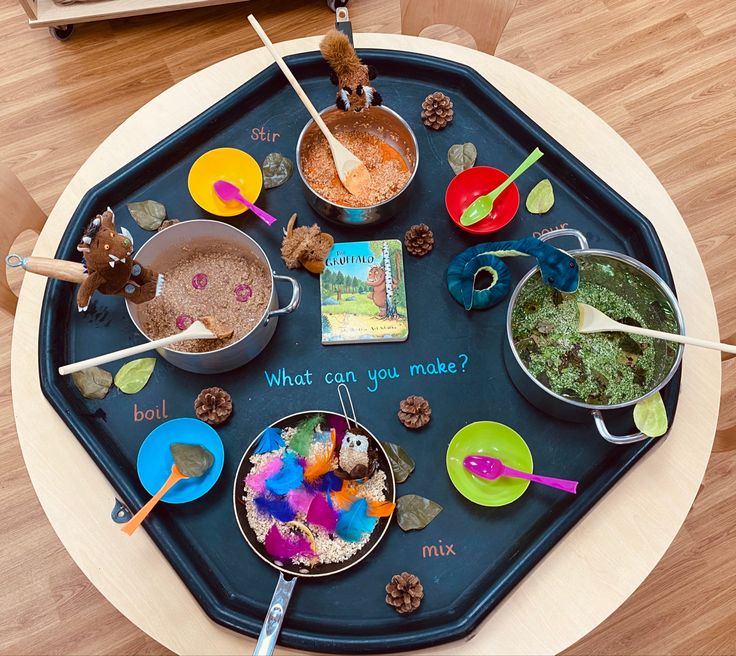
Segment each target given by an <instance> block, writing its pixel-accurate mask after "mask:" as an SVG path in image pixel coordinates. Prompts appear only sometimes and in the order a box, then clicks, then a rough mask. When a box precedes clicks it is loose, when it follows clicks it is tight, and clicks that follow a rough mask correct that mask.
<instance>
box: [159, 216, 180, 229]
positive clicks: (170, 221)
mask: <svg viewBox="0 0 736 656" xmlns="http://www.w3.org/2000/svg"><path fill="white" fill-rule="evenodd" d="M175 223H179V219H164V220H163V221H162V222H161V225H160V226H159V227H158V230H156V232H161V231H162V230H166V228H168V227H169V226H172V225H174V224H175Z"/></svg>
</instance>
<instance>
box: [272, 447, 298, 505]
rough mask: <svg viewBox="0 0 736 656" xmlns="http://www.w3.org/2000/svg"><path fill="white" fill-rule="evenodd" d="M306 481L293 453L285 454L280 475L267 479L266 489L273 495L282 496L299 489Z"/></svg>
mask: <svg viewBox="0 0 736 656" xmlns="http://www.w3.org/2000/svg"><path fill="white" fill-rule="evenodd" d="M303 480H304V470H303V469H302V466H301V465H300V464H299V461H298V460H297V458H296V456H295V455H294V454H293V453H288V452H287V453H285V454H284V457H283V461H282V464H281V469H280V470H279V471H278V473H276V474H274V475H273V476H271V477H269V478H267V479H266V489H267V490H268V491H269V492H270V493H271V494H276V495H277V496H282V495H284V494H286V493H287V492H288V491H289V490H294V489H296V488H298V487H299V486H300V485H301V484H302V481H303Z"/></svg>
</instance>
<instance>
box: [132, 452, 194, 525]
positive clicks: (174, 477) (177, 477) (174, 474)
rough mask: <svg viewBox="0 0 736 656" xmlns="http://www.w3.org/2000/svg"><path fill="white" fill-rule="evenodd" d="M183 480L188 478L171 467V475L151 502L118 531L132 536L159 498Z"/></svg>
mask: <svg viewBox="0 0 736 656" xmlns="http://www.w3.org/2000/svg"><path fill="white" fill-rule="evenodd" d="M184 478H189V476H187V475H186V474H182V473H181V471H179V468H178V467H177V466H176V465H172V466H171V474H169V477H168V478H167V479H166V482H165V483H164V484H163V485H162V486H161V489H160V490H159V491H158V492H156V494H154V495H153V496H152V497H151V500H150V501H149V502H148V503H147V504H146V505H145V506H143V508H141V509H140V510H139V511H138V512H137V513H136V514H135V515H133V516H132V517H131V518H130V519H129V520H128V521H127V522H126V523H125V524H123V526H122V527H121V529H120V530H121V531H122V532H123V533H127V534H128V535H133V533H134V532H135V530H136V529H137V528H138V527H139V526H140V525H141V523H142V522H143V520H144V519H145V518H146V517H148V513H150V512H151V511H152V510H153V507H154V506H155V505H156V504H157V503H158V502H159V501H160V500H161V497H162V496H164V494H166V493H167V492H168V491H169V490H170V489H171V488H172V487H174V485H176V483H178V482H179V481H181V480H182V479H184Z"/></svg>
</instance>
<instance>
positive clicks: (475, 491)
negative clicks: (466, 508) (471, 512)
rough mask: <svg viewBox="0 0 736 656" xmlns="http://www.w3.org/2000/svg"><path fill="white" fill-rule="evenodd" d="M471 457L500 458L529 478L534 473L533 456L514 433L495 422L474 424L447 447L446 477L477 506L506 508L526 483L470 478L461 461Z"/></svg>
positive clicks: (522, 490) (522, 491)
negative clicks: (528, 475)
mask: <svg viewBox="0 0 736 656" xmlns="http://www.w3.org/2000/svg"><path fill="white" fill-rule="evenodd" d="M471 455H484V456H491V457H493V458H499V459H500V460H501V461H503V464H504V465H507V466H508V467H511V468H513V469H518V470H520V471H523V472H527V473H529V474H531V473H532V471H533V469H534V463H533V462H532V453H531V451H529V447H528V446H527V444H526V442H525V441H524V439H523V438H522V437H521V435H519V434H518V433H517V432H516V431H515V430H513V429H511V428H509V427H508V426H505V425H504V424H499V423H498V422H496V421H476V422H475V423H472V424H468V425H467V426H465V428H462V429H460V430H459V431H458V432H457V433H456V434H455V437H453V438H452V440H451V441H450V444H449V445H448V447H447V457H446V459H445V464H446V465H447V473H448V475H449V476H450V480H451V481H452V484H453V485H454V486H455V489H456V490H457V491H458V492H460V494H462V495H463V496H464V497H465V498H466V499H468V500H469V501H472V502H473V503H477V504H478V505H480V506H505V505H507V504H509V503H513V502H514V501H516V500H517V499H518V498H519V497H520V496H521V495H522V494H524V492H526V488H528V487H529V481H525V480H523V479H520V478H511V477H509V476H501V477H499V478H497V479H496V480H495V481H489V480H486V479H484V478H479V477H477V476H474V475H473V474H471V473H470V472H469V471H468V470H467V469H465V467H463V459H464V458H465V457H466V456H471Z"/></svg>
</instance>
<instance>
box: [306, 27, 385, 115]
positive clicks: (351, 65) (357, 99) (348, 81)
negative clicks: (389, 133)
mask: <svg viewBox="0 0 736 656" xmlns="http://www.w3.org/2000/svg"><path fill="white" fill-rule="evenodd" d="M319 49H320V52H321V53H322V57H324V59H325V61H326V62H327V63H328V64H329V65H330V68H331V69H332V74H331V75H330V80H331V81H332V83H333V84H336V85H337V86H338V89H337V99H336V100H335V104H336V105H337V106H338V108H339V109H342V110H343V111H345V112H347V111H350V110H352V111H355V112H362V111H363V110H364V109H368V108H369V107H371V106H373V105H380V104H381V103H382V102H383V99H382V98H381V94H380V93H378V91H376V90H375V89H374V88H373V87H372V86H370V81H371V80H372V79H374V78H375V77H376V69H375V68H374V67H373V66H366V65H365V64H364V63H363V62H361V61H360V57H358V55H357V54H356V52H355V50H354V49H353V46H352V45H350V41H348V37H347V36H345V35H344V34H343V33H342V32H338V31H337V30H334V29H333V30H330V31H329V32H328V33H327V34H326V35H325V36H324V38H323V39H322V41H321V43H320V44H319Z"/></svg>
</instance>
